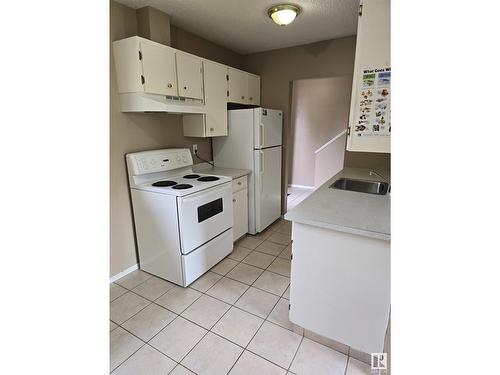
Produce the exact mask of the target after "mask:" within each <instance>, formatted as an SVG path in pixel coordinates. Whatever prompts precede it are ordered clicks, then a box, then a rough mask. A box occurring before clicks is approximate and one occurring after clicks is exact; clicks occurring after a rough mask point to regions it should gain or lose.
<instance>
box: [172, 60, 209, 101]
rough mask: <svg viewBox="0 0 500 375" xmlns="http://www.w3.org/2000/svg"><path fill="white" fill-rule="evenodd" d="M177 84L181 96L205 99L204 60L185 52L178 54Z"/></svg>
mask: <svg viewBox="0 0 500 375" xmlns="http://www.w3.org/2000/svg"><path fill="white" fill-rule="evenodd" d="M176 59H177V83H178V85H179V96H182V97H185V98H192V99H203V84H202V81H203V76H202V74H203V73H202V68H201V64H202V59H200V58H199V57H196V56H193V55H189V54H187V53H183V52H179V51H177V52H176Z"/></svg>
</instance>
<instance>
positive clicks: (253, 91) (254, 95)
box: [247, 74, 260, 105]
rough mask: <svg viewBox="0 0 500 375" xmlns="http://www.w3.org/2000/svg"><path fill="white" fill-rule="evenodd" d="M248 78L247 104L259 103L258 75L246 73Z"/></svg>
mask: <svg viewBox="0 0 500 375" xmlns="http://www.w3.org/2000/svg"><path fill="white" fill-rule="evenodd" d="M247 79H248V100H247V103H248V104H254V105H259V104H260V77H259V76H254V75H253V74H247Z"/></svg>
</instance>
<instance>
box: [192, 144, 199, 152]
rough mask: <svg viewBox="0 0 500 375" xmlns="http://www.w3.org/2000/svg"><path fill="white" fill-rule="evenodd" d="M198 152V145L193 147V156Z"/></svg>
mask: <svg viewBox="0 0 500 375" xmlns="http://www.w3.org/2000/svg"><path fill="white" fill-rule="evenodd" d="M197 151H198V145H196V144H195V145H193V154H196V152H197Z"/></svg>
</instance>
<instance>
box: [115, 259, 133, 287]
mask: <svg viewBox="0 0 500 375" xmlns="http://www.w3.org/2000/svg"><path fill="white" fill-rule="evenodd" d="M137 269H139V264H137V263H136V264H134V265H133V266H132V267H129V268H127V269H126V270H124V271H122V272H120V273H117V274H116V275H114V276H111V279H110V280H109V283H110V284H111V283H114V282H115V281H116V280H119V279H121V278H122V277H123V276H126V275H128V274H129V273H130V272H134V271H135V270H137Z"/></svg>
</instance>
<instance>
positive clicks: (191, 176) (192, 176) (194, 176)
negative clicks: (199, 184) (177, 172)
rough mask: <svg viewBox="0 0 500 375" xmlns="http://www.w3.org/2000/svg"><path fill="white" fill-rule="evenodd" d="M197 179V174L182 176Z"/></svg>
mask: <svg viewBox="0 0 500 375" xmlns="http://www.w3.org/2000/svg"><path fill="white" fill-rule="evenodd" d="M198 177H200V175H199V174H187V175H185V176H184V178H198Z"/></svg>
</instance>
